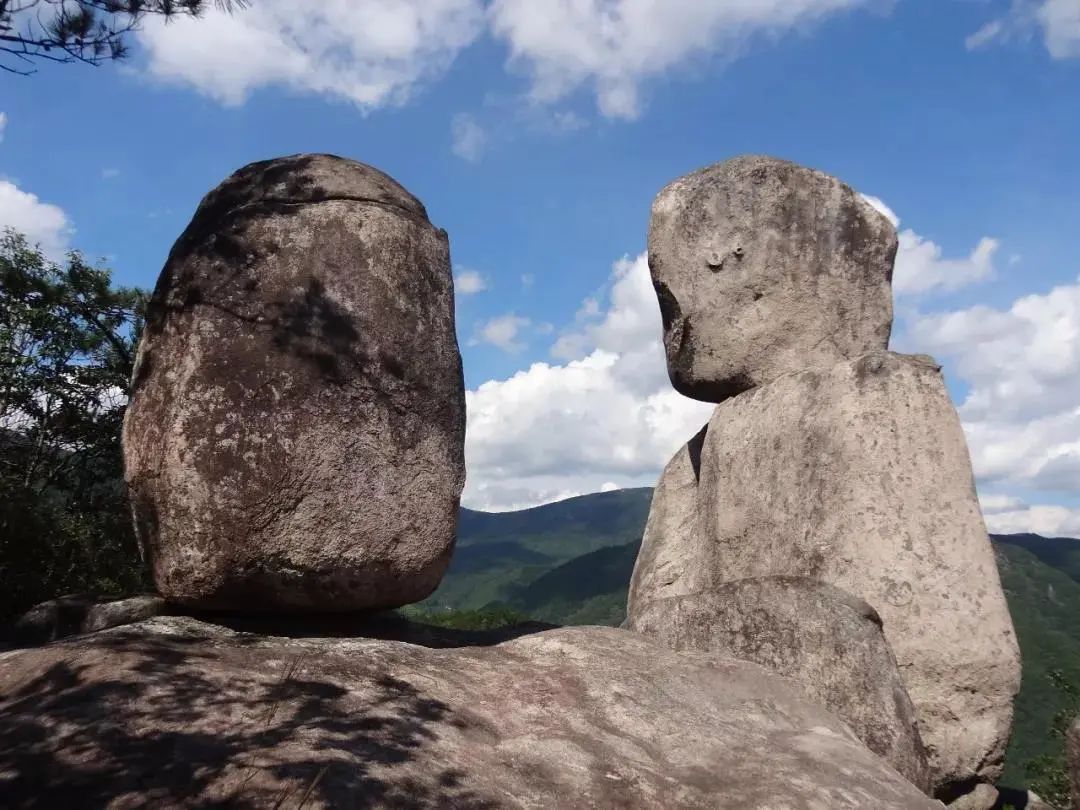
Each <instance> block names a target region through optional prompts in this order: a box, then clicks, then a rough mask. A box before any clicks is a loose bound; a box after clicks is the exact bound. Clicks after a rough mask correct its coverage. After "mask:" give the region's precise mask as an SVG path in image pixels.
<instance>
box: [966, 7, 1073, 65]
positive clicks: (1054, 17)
mask: <svg viewBox="0 0 1080 810" xmlns="http://www.w3.org/2000/svg"><path fill="white" fill-rule="evenodd" d="M1034 31H1038V32H1039V33H1040V34H1041V35H1042V40H1043V44H1044V45H1045V46H1046V50H1047V51H1048V52H1049V53H1050V55H1051V56H1052V57H1053V58H1055V59H1075V58H1080V3H1077V2H1076V0H1013V4H1012V7H1011V9H1010V10H1009V13H1008V14H1007V15H1005V16H1004V17H1002V18H1000V19H996V20H991V21H990V22H988V23H986V25H984V26H982V28H980V29H979V30H978V31H976V32H975V33H973V34H972V35H971V36H969V37H968V38H967V39H966V40H964V44H965V45H966V46H967V49H968V50H976V49H978V48H983V47H986V46H987V45H991V44H994V43H1001V42H1009V41H1011V40H1015V39H1026V38H1027V37H1028V36H1029V35H1030V34H1031V33H1032V32H1034Z"/></svg>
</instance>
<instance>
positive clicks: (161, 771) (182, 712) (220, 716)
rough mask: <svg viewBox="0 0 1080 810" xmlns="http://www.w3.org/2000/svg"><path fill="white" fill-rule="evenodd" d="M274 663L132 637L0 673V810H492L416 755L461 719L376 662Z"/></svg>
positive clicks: (53, 654)
mask: <svg viewBox="0 0 1080 810" xmlns="http://www.w3.org/2000/svg"><path fill="white" fill-rule="evenodd" d="M287 650H288V646H287V645H286V646H285V647H282V646H281V645H278V646H274V645H267V644H258V643H256V639H254V638H253V637H252V638H245V637H244V636H234V637H231V638H228V639H224V640H223V639H219V638H210V639H207V638H203V637H197V636H175V635H160V636H152V635H147V634H146V633H145V632H139V631H137V630H134V629H133V630H132V631H129V632H128V631H125V632H112V633H107V634H102V635H99V636H97V637H96V638H95V639H94V642H93V645H92V646H91V645H88V644H87V643H86V641H85V640H84V639H76V640H73V641H72V642H65V643H58V644H53V645H49V646H48V647H44V648H40V649H38V650H31V651H26V652H24V653H21V654H20V655H23V656H28V657H29V658H28V660H24V661H22V662H19V661H15V660H13V659H11V658H9V659H8V660H7V661H6V662H5V668H6V669H7V673H6V674H5V676H4V677H3V679H2V682H3V683H5V684H14V685H13V686H12V687H10V691H9V692H7V693H5V694H0V796H2V797H3V798H2V800H0V803H2V804H3V806H5V807H11V808H34V809H35V810H36V809H37V808H58V807H65V808H67V807H70V808H83V807H86V808H92V807H105V806H121V807H132V806H138V807H175V806H184V807H191V806H198V807H232V808H266V807H290V808H293V807H299V806H318V805H324V806H330V807H356V808H368V807H392V808H435V807H462V808H473V809H475V810H482V809H486V808H493V807H496V806H497V805H496V804H495V803H494V802H493V801H491V800H490V799H488V798H485V797H483V796H481V795H479V794H478V793H476V792H474V791H473V790H471V789H470V788H469V787H468V785H467V779H466V776H465V775H464V774H463V773H461V772H460V771H457V770H454V769H443V768H440V767H439V765H438V763H437V762H432V761H431V754H430V752H426V749H427V748H428V747H429V746H431V745H432V744H433V743H434V742H435V741H436V740H438V739H439V736H440V733H441V732H445V731H446V730H447V729H459V730H462V729H467V728H468V726H469V721H468V720H467V719H466V718H463V717H460V716H458V715H456V714H455V712H454V710H452V709H451V708H450V707H449V706H448V705H447V704H445V703H443V702H441V701H439V700H435V699H433V698H430V697H427V696H425V695H424V694H423V693H422V692H421V691H420V690H419V689H417V688H416V687H415V686H414V685H412V684H410V683H408V682H407V681H405V680H402V679H400V678H396V677H394V676H392V675H390V674H388V673H387V672H386V671H385V668H380V665H379V664H378V662H374V661H369V660H366V658H365V660H357V656H344V655H338V654H335V653H333V652H319V651H310V650H308V651H305V652H301V653H297V654H294V653H295V650H292V651H288V652H287V653H285V654H286V656H287V657H285V658H284V659H283V652H284V651H287ZM39 659H40V660H39ZM16 665H18V666H21V667H22V668H23V669H24V670H26V673H27V674H26V675H25V677H23V678H22V679H21V680H20V679H19V678H18V676H17V674H16V673H14V672H13V669H14V667H15V666H16ZM35 665H36V666H35ZM31 668H33V670H34V671H33V672H30V670H31Z"/></svg>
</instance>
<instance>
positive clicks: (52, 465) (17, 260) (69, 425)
mask: <svg viewBox="0 0 1080 810" xmlns="http://www.w3.org/2000/svg"><path fill="white" fill-rule="evenodd" d="M143 300H144V296H143V294H142V293H141V292H139V291H137V290H130V289H124V288H117V287H113V285H112V282H111V277H110V273H109V271H108V270H107V269H105V268H103V267H95V266H92V265H90V264H88V263H87V262H86V260H85V259H84V258H83V257H82V255H81V254H79V253H77V252H72V253H70V254H69V255H68V257H67V261H66V264H65V266H63V267H61V266H59V265H57V264H55V263H53V262H51V261H50V260H49V259H48V258H46V256H45V255H44V254H43V253H42V252H41V250H40V249H39V248H36V247H32V246H30V245H29V244H28V243H27V241H26V239H25V238H24V237H22V236H20V235H17V234H15V233H14V232H12V231H10V230H8V231H5V232H4V234H3V235H2V236H0V617H2V616H10V615H11V614H12V613H14V612H17V611H19V610H22V609H24V608H26V607H28V606H29V605H31V604H33V603H35V602H37V601H41V600H43V599H48V598H51V597H53V596H57V595H59V594H61V593H68V592H72V591H83V590H93V591H99V592H103V593H117V592H121V591H125V590H131V589H135V588H138V587H139V586H140V585H141V584H142V581H143V574H142V565H141V562H140V561H139V555H138V552H137V549H136V545H135V541H134V535H133V531H132V526H131V519H130V516H129V513H128V509H127V498H126V492H125V490H124V483H123V466H122V456H121V451H120V429H121V425H122V423H123V416H124V408H125V405H126V402H127V390H128V381H129V379H130V376H131V367H132V362H133V355H134V350H135V346H136V341H137V338H138V331H139V327H140V324H141V312H142V308H143Z"/></svg>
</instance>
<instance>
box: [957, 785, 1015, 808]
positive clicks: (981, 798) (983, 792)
mask: <svg viewBox="0 0 1080 810" xmlns="http://www.w3.org/2000/svg"><path fill="white" fill-rule="evenodd" d="M998 798H999V794H998V791H997V788H995V787H994V786H993V785H987V784H985V783H984V784H978V785H975V788H974V790H972V791H971V792H970V793H965V794H964V795H963V796H960V797H959V798H956V799H954V800H953V801H951V802H949V804H948V808H949V810H993V808H994V807H995V806H997V803H998ZM1025 810H1028V808H1026V807H1025ZM1031 810H1034V808H1032V809H1031Z"/></svg>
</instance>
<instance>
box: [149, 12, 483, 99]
mask: <svg viewBox="0 0 1080 810" xmlns="http://www.w3.org/2000/svg"><path fill="white" fill-rule="evenodd" d="M483 24H484V9H483V3H482V2H481V0H322V1H321V2H318V3H305V4H303V7H300V6H298V5H297V4H296V3H294V2H291V0H259V2H257V3H253V4H252V5H251V7H250V8H247V9H245V10H243V11H241V12H238V13H235V14H232V15H229V14H226V13H224V12H221V11H218V10H216V9H210V10H208V11H207V12H206V14H204V15H203V16H202V17H201V18H200V19H198V20H192V19H188V18H180V19H174V20H171V21H170V22H169V23H167V24H166V23H165V22H164V21H162V20H147V21H146V22H145V23H144V25H143V26H142V28H141V30H140V31H139V32H138V34H137V36H138V41H139V43H140V44H141V45H142V47H143V48H144V49H145V52H146V56H147V63H148V69H149V72H150V74H151V75H153V76H156V77H158V78H161V79H165V80H169V81H174V82H178V83H181V84H188V85H191V86H193V87H195V88H196V89H198V90H200V91H201V92H203V93H205V94H206V95H209V96H211V97H213V98H215V99H217V100H218V101H221V102H223V103H226V104H240V103H242V102H243V101H244V100H245V99H246V98H247V96H248V95H249V94H250V93H251V92H252V91H254V90H257V89H259V88H261V87H267V86H272V85H274V86H281V87H285V88H288V89H290V90H294V91H299V92H307V93H316V94H322V95H327V96H332V97H337V98H341V99H345V100H347V101H351V102H353V103H355V104H356V105H358V106H359V107H361V108H362V109H365V110H368V109H373V108H376V107H380V106H384V105H387V104H396V103H400V102H403V101H404V100H406V99H407V98H408V96H409V94H410V93H411V92H412V91H413V89H414V88H415V87H416V86H417V85H418V84H420V83H422V82H424V81H425V80H428V79H431V78H433V77H436V76H438V75H440V74H441V73H443V72H444V71H445V70H446V69H447V68H448V67H449V65H450V64H451V62H452V61H453V59H454V57H455V56H456V55H457V53H458V52H459V51H460V50H461V49H462V48H465V47H466V46H468V45H469V44H470V43H471V42H472V41H473V40H475V39H476V37H477V36H479V35H480V33H481V32H482V30H483Z"/></svg>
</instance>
